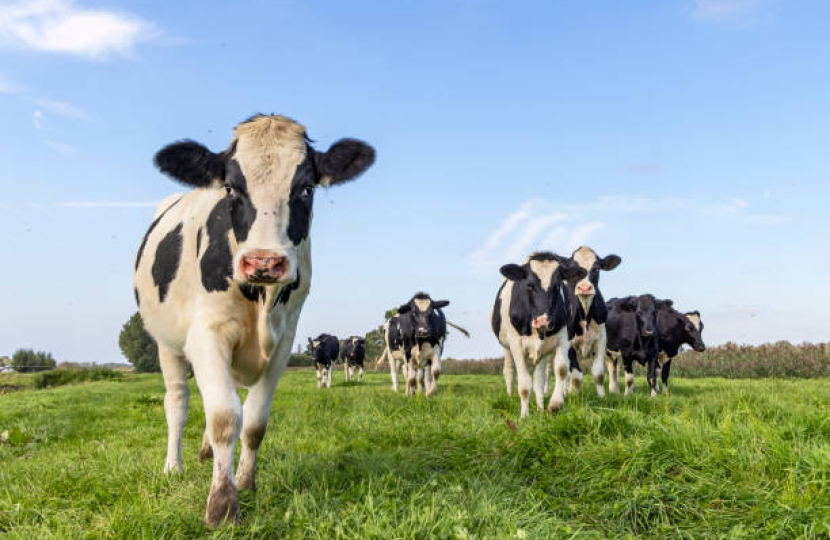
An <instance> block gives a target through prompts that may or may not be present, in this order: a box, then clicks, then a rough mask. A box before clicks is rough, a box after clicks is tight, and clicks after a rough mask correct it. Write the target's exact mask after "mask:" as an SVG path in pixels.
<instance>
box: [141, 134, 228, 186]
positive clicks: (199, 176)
mask: <svg viewBox="0 0 830 540" xmlns="http://www.w3.org/2000/svg"><path fill="white" fill-rule="evenodd" d="M153 162H154V163H155V164H156V167H158V168H159V170H160V171H161V172H163V173H164V174H166V175H168V176H170V177H171V178H173V179H174V180H177V181H179V182H181V183H182V184H186V185H188V186H193V187H208V186H210V185H211V184H213V182H214V181H216V180H217V179H220V180H221V179H222V178H224V176H225V160H224V158H223V156H222V155H221V154H214V153H213V152H211V151H210V150H208V149H207V148H205V147H204V146H202V145H201V144H199V143H197V142H195V141H181V142H177V143H173V144H168V145H167V146H165V147H164V148H162V149H161V150H159V151H158V152H156V156H155V158H154V159H153Z"/></svg>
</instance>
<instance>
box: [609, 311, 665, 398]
mask: <svg viewBox="0 0 830 540" xmlns="http://www.w3.org/2000/svg"><path fill="white" fill-rule="evenodd" d="M606 305H607V307H608V320H607V322H606V324H605V326H606V330H607V332H608V344H607V346H606V358H607V359H608V372H609V374H610V379H611V381H610V383H609V385H608V391H609V392H612V393H615V394H618V393H619V391H620V390H619V388H620V383H619V371H618V368H619V364H620V361H621V362H622V364H623V366H624V367H625V395H629V394H630V393H632V392H634V361H637V362H638V363H639V364H641V365H644V366H647V371H648V381H649V385H650V386H651V388H652V390H654V389H655V388H656V384H657V357H658V355H659V353H660V329H659V326H658V324H657V310H658V307H659V306H661V305H662V301H661V300H657V299H656V298H654V296H653V295H651V294H642V295H640V296H629V297H627V298H612V299H611V300H609V301H608V302H607V303H606Z"/></svg>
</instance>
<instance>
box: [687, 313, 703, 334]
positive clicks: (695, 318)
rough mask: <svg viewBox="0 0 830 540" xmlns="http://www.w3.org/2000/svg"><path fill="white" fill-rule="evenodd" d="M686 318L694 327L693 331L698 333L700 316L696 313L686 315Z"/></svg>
mask: <svg viewBox="0 0 830 540" xmlns="http://www.w3.org/2000/svg"><path fill="white" fill-rule="evenodd" d="M686 318H687V319H689V320H690V321H691V322H692V324H693V325H695V330H697V331H698V332H700V316H699V315H697V314H696V313H687V314H686Z"/></svg>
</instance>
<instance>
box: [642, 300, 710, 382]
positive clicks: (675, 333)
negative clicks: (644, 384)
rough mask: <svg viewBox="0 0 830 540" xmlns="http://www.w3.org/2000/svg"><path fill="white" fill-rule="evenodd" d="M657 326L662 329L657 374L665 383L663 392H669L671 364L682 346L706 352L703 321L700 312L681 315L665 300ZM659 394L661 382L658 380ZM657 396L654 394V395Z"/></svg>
mask: <svg viewBox="0 0 830 540" xmlns="http://www.w3.org/2000/svg"><path fill="white" fill-rule="evenodd" d="M657 326H658V327H659V329H660V354H659V355H658V357H657V360H658V365H657V374H658V375H659V376H660V379H662V381H663V392H665V393H667V394H668V392H669V372H670V370H671V362H672V360H673V359H674V357H675V356H677V353H678V352H679V351H680V347H681V346H682V345H689V346H691V347H692V349H694V350H695V351H697V352H703V351H705V350H706V345H705V344H704V343H703V335H702V334H703V321H702V320H701V319H700V312H699V311H689V312H687V313H681V312H679V311H677V310H676V309H674V307H673V302H672V301H671V300H664V301H663V303H662V304H660V305H659V306H658V309H657ZM656 386H657V388H656V390H657V392H659V391H660V380H657V385H656ZM654 394H656V392H653V393H652V395H654Z"/></svg>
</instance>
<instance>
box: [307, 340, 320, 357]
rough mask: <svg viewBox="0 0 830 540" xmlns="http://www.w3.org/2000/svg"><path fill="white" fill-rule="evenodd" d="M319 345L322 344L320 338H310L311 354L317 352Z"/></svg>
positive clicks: (309, 347)
mask: <svg viewBox="0 0 830 540" xmlns="http://www.w3.org/2000/svg"><path fill="white" fill-rule="evenodd" d="M319 346H320V340H319V339H311V338H308V350H309V351H311V356H314V354H315V353H316V352H317V347H319Z"/></svg>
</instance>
